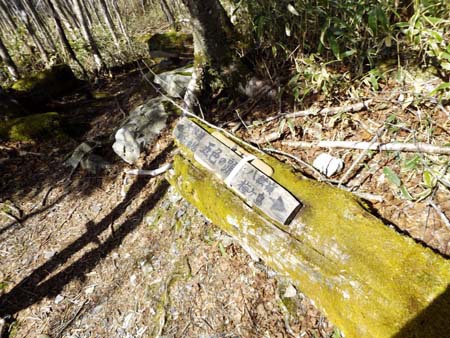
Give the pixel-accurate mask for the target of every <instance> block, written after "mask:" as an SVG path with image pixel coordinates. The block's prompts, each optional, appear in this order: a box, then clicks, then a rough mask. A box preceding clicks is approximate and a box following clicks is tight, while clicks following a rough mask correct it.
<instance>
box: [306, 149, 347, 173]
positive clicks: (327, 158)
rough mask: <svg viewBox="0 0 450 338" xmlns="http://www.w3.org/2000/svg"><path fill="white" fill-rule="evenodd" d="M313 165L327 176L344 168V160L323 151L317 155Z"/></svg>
mask: <svg viewBox="0 0 450 338" xmlns="http://www.w3.org/2000/svg"><path fill="white" fill-rule="evenodd" d="M313 167H314V168H316V169H317V170H319V171H320V172H321V173H322V174H324V175H325V176H327V177H330V176H333V175H334V174H336V173H339V172H340V171H341V170H342V169H343V168H344V161H342V160H341V159H340V158H336V157H333V156H331V155H329V154H326V153H322V154H320V155H319V156H317V157H316V159H315V160H314V162H313Z"/></svg>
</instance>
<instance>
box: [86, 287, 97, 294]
mask: <svg viewBox="0 0 450 338" xmlns="http://www.w3.org/2000/svg"><path fill="white" fill-rule="evenodd" d="M94 290H95V285H91V286H88V287H87V288H86V290H84V293H85V294H86V295H91V294H93V293H94Z"/></svg>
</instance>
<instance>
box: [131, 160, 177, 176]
mask: <svg viewBox="0 0 450 338" xmlns="http://www.w3.org/2000/svg"><path fill="white" fill-rule="evenodd" d="M170 168H172V163H167V164H165V165H163V166H161V167H159V168H157V169H154V170H144V169H131V170H126V171H125V174H127V175H139V176H141V175H142V176H152V177H154V176H158V175H161V174H164V173H165V172H166V171H167V170H169V169H170Z"/></svg>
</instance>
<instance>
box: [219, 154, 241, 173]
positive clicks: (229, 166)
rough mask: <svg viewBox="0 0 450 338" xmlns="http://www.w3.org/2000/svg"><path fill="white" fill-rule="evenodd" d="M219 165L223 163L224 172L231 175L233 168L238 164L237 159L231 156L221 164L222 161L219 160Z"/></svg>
mask: <svg viewBox="0 0 450 338" xmlns="http://www.w3.org/2000/svg"><path fill="white" fill-rule="evenodd" d="M224 160H225V159H224ZM219 165H221V167H222V171H223V172H224V174H225V175H227V176H228V175H230V173H231V171H232V170H233V168H234V167H235V166H237V161H235V160H233V159H231V158H229V159H226V160H225V161H224V163H223V164H220V162H219Z"/></svg>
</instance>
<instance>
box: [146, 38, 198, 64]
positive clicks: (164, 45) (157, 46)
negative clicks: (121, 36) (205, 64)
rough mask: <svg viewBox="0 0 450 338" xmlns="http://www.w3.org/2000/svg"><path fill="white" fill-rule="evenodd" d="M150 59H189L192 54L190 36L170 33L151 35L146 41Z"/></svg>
mask: <svg viewBox="0 0 450 338" xmlns="http://www.w3.org/2000/svg"><path fill="white" fill-rule="evenodd" d="M147 45H148V49H149V53H150V56H151V57H152V58H161V57H162V58H178V57H190V56H193V54H194V49H193V38H192V35H191V34H185V33H179V32H175V31H170V32H166V33H158V34H154V35H152V36H151V37H150V38H148V40H147Z"/></svg>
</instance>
